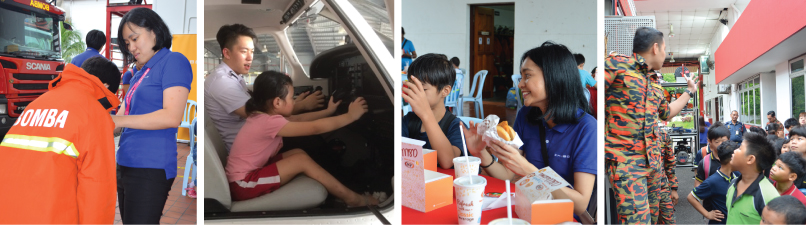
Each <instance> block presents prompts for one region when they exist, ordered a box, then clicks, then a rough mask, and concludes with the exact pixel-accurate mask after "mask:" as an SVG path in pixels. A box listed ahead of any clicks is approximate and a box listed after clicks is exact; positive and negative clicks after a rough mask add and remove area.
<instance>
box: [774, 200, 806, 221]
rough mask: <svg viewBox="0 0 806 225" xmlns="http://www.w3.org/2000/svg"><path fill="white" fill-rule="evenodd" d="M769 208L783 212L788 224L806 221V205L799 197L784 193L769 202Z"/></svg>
mask: <svg viewBox="0 0 806 225" xmlns="http://www.w3.org/2000/svg"><path fill="white" fill-rule="evenodd" d="M766 208H767V210H770V211H773V212H776V213H778V214H781V215H782V216H783V217H784V219H785V220H786V224H803V223H806V206H804V205H803V203H802V202H800V200H798V198H795V197H794V196H791V195H782V196H781V197H777V198H773V199H772V200H770V202H767V206H766Z"/></svg>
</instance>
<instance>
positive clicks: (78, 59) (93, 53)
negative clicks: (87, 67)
mask: <svg viewBox="0 0 806 225" xmlns="http://www.w3.org/2000/svg"><path fill="white" fill-rule="evenodd" d="M92 57H104V56H103V55H101V52H100V51H98V50H97V49H94V48H90V47H87V50H86V51H84V52H82V53H81V54H78V55H77V56H75V57H73V59H71V60H70V64H73V65H76V66H77V67H81V65H82V64H84V61H87V59H90V58H92ZM104 59H106V58H104Z"/></svg>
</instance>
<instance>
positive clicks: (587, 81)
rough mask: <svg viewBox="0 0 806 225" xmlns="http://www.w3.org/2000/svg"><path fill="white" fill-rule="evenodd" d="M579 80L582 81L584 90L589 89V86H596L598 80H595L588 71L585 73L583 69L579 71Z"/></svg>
mask: <svg viewBox="0 0 806 225" xmlns="http://www.w3.org/2000/svg"><path fill="white" fill-rule="evenodd" d="M579 79H580V80H582V87H583V88H586V89H587V88H588V87H587V86H585V85H589V86H593V85H596V80H594V79H593V77H592V76H591V73H590V72H588V71H585V70H583V69H580V70H579Z"/></svg>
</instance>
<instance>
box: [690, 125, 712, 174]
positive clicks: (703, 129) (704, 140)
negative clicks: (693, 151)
mask: <svg viewBox="0 0 806 225" xmlns="http://www.w3.org/2000/svg"><path fill="white" fill-rule="evenodd" d="M699 122H700V145H699V146H697V149H702V147H705V146H708V127H711V123H709V122H708V121H705V118H702V117H700V120H699ZM701 155H702V154H700V155H697V157H694V165H697V164H698V163H700V160H702V157H701Z"/></svg>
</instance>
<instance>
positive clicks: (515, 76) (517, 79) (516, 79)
mask: <svg viewBox="0 0 806 225" xmlns="http://www.w3.org/2000/svg"><path fill="white" fill-rule="evenodd" d="M520 82H521V75H520V74H513V75H512V86H514V87H515V94H516V95H515V99H516V100H518V109H517V110H518V111H520V110H521V108H523V99H521V89H520V88H518V84H519V83H520ZM516 112H517V111H516Z"/></svg>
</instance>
